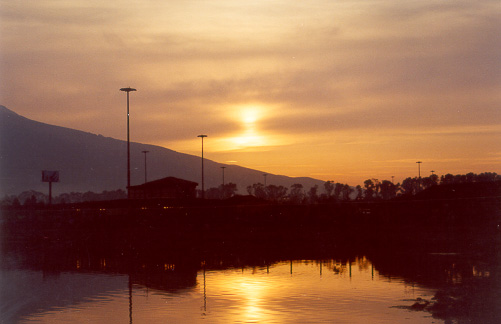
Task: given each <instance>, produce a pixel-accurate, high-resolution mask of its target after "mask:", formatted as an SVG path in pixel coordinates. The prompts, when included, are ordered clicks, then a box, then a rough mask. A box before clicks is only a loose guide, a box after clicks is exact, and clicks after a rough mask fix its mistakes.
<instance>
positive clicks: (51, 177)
mask: <svg viewBox="0 0 501 324" xmlns="http://www.w3.org/2000/svg"><path fill="white" fill-rule="evenodd" d="M42 182H59V171H47V170H43V171H42Z"/></svg>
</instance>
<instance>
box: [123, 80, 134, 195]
mask: <svg viewBox="0 0 501 324" xmlns="http://www.w3.org/2000/svg"><path fill="white" fill-rule="evenodd" d="M120 91H125V92H127V196H129V187H130V133H129V92H131V91H137V90H136V89H133V88H131V87H128V88H121V89H120Z"/></svg>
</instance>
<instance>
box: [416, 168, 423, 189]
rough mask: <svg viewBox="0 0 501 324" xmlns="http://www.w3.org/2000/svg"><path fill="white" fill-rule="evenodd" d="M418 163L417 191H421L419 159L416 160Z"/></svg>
mask: <svg viewBox="0 0 501 324" xmlns="http://www.w3.org/2000/svg"><path fill="white" fill-rule="evenodd" d="M416 163H417V165H418V191H421V163H423V162H421V161H417V162H416Z"/></svg>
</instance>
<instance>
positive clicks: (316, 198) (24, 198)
mask: <svg viewBox="0 0 501 324" xmlns="http://www.w3.org/2000/svg"><path fill="white" fill-rule="evenodd" d="M492 181H501V175H498V174H496V173H494V172H484V173H480V174H475V173H472V172H470V173H468V174H464V175H462V174H457V175H453V174H446V175H442V176H440V177H439V176H438V175H436V174H432V175H430V176H428V177H422V178H419V177H414V178H411V177H408V178H406V179H404V180H403V181H402V183H393V181H390V180H378V179H374V178H372V179H367V180H365V181H364V183H363V186H361V185H357V186H355V187H352V186H350V185H348V184H344V183H338V182H334V181H332V180H329V181H326V182H325V183H324V184H323V188H320V187H319V186H318V185H315V186H313V187H311V188H309V189H307V188H305V187H304V186H303V185H302V184H300V183H295V184H293V185H291V186H290V188H287V187H284V186H282V185H273V184H270V185H266V186H265V185H264V184H262V183H260V182H258V183H254V184H252V185H249V186H247V188H246V191H247V194H248V195H251V196H254V197H256V198H258V199H262V200H267V201H271V202H275V203H292V204H315V203H329V202H342V201H374V200H390V199H394V198H397V197H405V196H408V197H410V196H414V195H416V194H418V193H419V192H421V191H423V190H426V189H428V188H430V187H433V186H439V185H446V184H460V183H475V182H492ZM237 193H238V187H237V185H236V184H235V183H231V182H230V183H227V184H224V185H220V186H219V187H214V188H209V189H207V190H206V191H205V198H207V199H228V198H231V197H234V196H236V195H237ZM199 196H201V193H200V192H199ZM126 198H127V193H126V192H125V191H124V190H122V189H118V190H113V191H103V192H101V193H94V192H91V191H88V192H85V193H79V192H71V193H63V194H60V195H58V196H56V197H54V198H53V199H52V202H53V203H54V204H65V203H80V202H85V201H103V200H115V199H126ZM47 202H48V196H47V195H45V194H44V193H41V192H38V191H34V190H29V191H25V192H23V193H21V194H19V195H17V196H16V195H6V196H5V197H4V198H3V199H2V200H1V201H0V206H14V207H15V206H21V205H23V206H43V205H45V204H47Z"/></svg>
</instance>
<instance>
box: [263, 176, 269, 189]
mask: <svg viewBox="0 0 501 324" xmlns="http://www.w3.org/2000/svg"><path fill="white" fill-rule="evenodd" d="M267 175H268V174H266V173H264V174H263V177H264V186H265V187H266V176H267Z"/></svg>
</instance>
